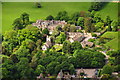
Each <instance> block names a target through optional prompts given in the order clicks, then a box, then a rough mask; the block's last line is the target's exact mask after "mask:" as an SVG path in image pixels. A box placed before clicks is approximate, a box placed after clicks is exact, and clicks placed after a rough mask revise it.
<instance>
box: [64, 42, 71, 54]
mask: <svg viewBox="0 0 120 80" xmlns="http://www.w3.org/2000/svg"><path fill="white" fill-rule="evenodd" d="M62 51H63V52H64V53H68V54H70V53H71V52H72V49H71V44H70V42H69V41H64V43H63V48H62Z"/></svg>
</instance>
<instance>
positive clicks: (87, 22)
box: [84, 17, 92, 32]
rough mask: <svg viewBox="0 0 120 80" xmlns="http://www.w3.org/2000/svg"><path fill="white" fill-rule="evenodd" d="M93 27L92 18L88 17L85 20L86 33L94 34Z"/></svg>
mask: <svg viewBox="0 0 120 80" xmlns="http://www.w3.org/2000/svg"><path fill="white" fill-rule="evenodd" d="M91 25H92V18H90V17H88V18H85V19H84V26H85V31H86V32H92V31H91Z"/></svg>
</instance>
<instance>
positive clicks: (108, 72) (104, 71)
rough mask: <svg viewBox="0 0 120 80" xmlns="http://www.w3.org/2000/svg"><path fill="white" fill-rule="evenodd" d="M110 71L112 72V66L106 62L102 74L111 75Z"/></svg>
mask: <svg viewBox="0 0 120 80" xmlns="http://www.w3.org/2000/svg"><path fill="white" fill-rule="evenodd" d="M112 72H113V68H112V66H111V65H109V64H108V65H105V66H104V67H103V70H102V74H109V75H111V74H112Z"/></svg>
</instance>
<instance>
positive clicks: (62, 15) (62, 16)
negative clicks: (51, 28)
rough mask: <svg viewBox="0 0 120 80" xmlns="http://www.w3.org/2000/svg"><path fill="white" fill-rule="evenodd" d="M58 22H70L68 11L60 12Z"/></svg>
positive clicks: (57, 17)
mask: <svg viewBox="0 0 120 80" xmlns="http://www.w3.org/2000/svg"><path fill="white" fill-rule="evenodd" d="M55 19H56V20H65V21H68V20H69V16H68V13H67V12H66V11H62V12H59V13H58V14H57V16H56V18H55Z"/></svg>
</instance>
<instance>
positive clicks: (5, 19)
mask: <svg viewBox="0 0 120 80" xmlns="http://www.w3.org/2000/svg"><path fill="white" fill-rule="evenodd" d="M34 4H35V3H34V2H4V3H2V31H3V32H5V31H7V30H10V29H11V28H12V23H13V21H14V20H15V19H16V18H18V17H19V16H20V15H21V14H22V13H23V12H27V13H28V14H30V20H32V21H36V20H37V19H45V17H46V16H48V15H53V16H56V14H57V13H58V12H59V11H63V10H66V11H67V12H68V13H69V14H70V15H71V14H72V13H74V12H80V11H87V10H88V8H89V7H90V5H91V2H42V3H41V5H42V6H43V7H42V8H35V6H34ZM117 5H118V4H117V3H108V4H107V5H106V6H105V7H104V8H103V9H102V10H101V11H100V14H101V15H102V18H103V19H104V18H105V16H106V15H110V17H111V18H112V19H117V13H118V12H117V11H118V6H117ZM0 32H1V31H0Z"/></svg>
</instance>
